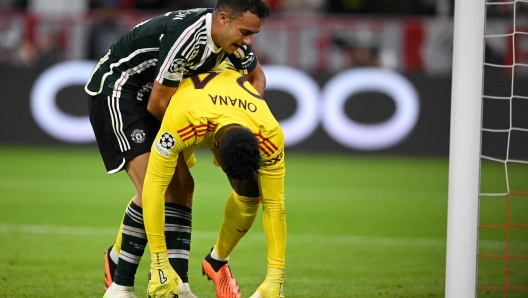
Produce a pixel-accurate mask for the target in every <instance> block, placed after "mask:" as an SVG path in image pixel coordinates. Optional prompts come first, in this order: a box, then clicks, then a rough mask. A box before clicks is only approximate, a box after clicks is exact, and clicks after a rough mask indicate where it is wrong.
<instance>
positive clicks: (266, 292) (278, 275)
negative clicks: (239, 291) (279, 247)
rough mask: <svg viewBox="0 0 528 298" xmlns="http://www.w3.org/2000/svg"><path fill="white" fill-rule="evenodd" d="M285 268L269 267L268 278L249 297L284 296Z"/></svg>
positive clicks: (282, 297)
mask: <svg viewBox="0 0 528 298" xmlns="http://www.w3.org/2000/svg"><path fill="white" fill-rule="evenodd" d="M283 283H284V268H268V274H266V279H264V282H263V283H262V284H261V285H260V286H259V287H258V289H257V291H255V293H254V294H253V295H251V297H249V298H284V294H283V292H282V285H283Z"/></svg>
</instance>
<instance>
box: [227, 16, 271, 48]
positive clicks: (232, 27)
mask: <svg viewBox="0 0 528 298" xmlns="http://www.w3.org/2000/svg"><path fill="white" fill-rule="evenodd" d="M260 26H262V20H261V19H260V18H259V17H258V16H257V15H255V14H252V13H250V12H245V13H244V14H243V15H242V16H240V17H237V18H229V16H228V15H227V14H226V15H225V19H224V21H223V22H222V26H221V27H220V32H219V40H218V42H219V44H217V45H219V46H221V47H222V48H223V49H224V50H225V51H226V52H227V53H228V54H232V53H233V52H234V51H236V50H237V49H238V48H239V47H241V46H243V45H250V44H251V40H252V38H253V35H254V34H256V33H257V32H259V31H260Z"/></svg>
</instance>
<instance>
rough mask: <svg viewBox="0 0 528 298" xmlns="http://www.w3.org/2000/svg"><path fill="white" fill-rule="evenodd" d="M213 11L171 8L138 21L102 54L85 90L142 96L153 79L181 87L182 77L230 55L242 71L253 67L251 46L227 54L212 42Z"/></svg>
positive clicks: (210, 66) (205, 68)
mask: <svg viewBox="0 0 528 298" xmlns="http://www.w3.org/2000/svg"><path fill="white" fill-rule="evenodd" d="M212 12H213V9H212V8H200V9H190V10H180V11H173V12H168V13H165V14H162V15H159V16H157V17H154V18H152V19H150V20H147V21H145V22H142V23H140V24H138V25H137V26H136V27H134V28H133V29H132V30H130V31H129V32H128V33H126V34H125V35H124V36H123V37H121V38H120V39H119V40H118V41H117V42H116V43H114V44H113V45H112V46H111V47H110V49H109V51H108V53H107V54H106V55H105V56H104V57H103V58H101V60H100V61H99V63H98V64H97V65H96V66H95V68H94V69H93V71H92V73H91V75H90V79H89V80H88V83H87V84H86V86H85V90H86V92H87V93H88V94H90V95H92V96H94V95H97V94H100V93H102V94H105V95H108V96H112V97H119V98H136V99H138V100H143V94H144V93H147V92H149V91H150V90H152V84H153V82H154V80H156V81H158V83H160V84H162V85H165V86H169V87H178V85H179V84H180V81H181V80H182V79H183V78H185V77H188V76H192V75H194V74H198V73H204V72H207V71H210V70H211V69H213V68H214V67H215V66H217V65H219V64H220V63H221V62H222V61H223V60H224V59H225V58H227V57H228V58H229V60H230V61H231V62H232V63H233V65H234V66H235V67H236V68H237V70H238V71H239V72H240V73H242V74H247V73H249V72H251V71H252V70H253V69H254V68H255V66H256V65H257V57H256V55H255V53H254V52H253V49H252V48H251V46H249V45H248V46H243V47H240V48H238V49H237V51H236V52H234V53H233V54H230V55H227V53H226V52H225V51H224V50H223V49H222V48H219V47H217V46H216V45H215V44H214V42H213V39H212V37H211V23H212ZM144 100H148V98H145V99H144Z"/></svg>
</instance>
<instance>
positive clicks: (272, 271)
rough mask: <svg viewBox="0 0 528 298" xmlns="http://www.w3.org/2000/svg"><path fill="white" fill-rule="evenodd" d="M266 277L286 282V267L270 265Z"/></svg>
mask: <svg viewBox="0 0 528 298" xmlns="http://www.w3.org/2000/svg"><path fill="white" fill-rule="evenodd" d="M266 279H268V280H270V281H274V282H284V268H270V267H268V273H267V274H266Z"/></svg>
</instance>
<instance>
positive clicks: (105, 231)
mask: <svg viewBox="0 0 528 298" xmlns="http://www.w3.org/2000/svg"><path fill="white" fill-rule="evenodd" d="M11 233H20V234H44V235H51V234H55V235H72V236H75V235H77V236H114V235H115V234H116V233H117V228H96V227H68V226H52V225H8V224H0V234H11ZM217 235H218V234H217V232H212V231H193V233H192V237H193V239H210V240H214V239H216V237H217ZM246 238H249V239H251V240H264V239H265V238H264V234H263V233H261V232H253V233H251V232H250V233H249V234H248V235H247V236H246ZM288 242H292V243H326V244H353V245H381V246H412V247H445V245H446V241H445V240H443V239H437V238H394V237H367V236H355V235H317V234H289V235H288ZM479 244H480V247H481V248H488V249H503V248H504V246H505V243H504V242H502V241H482V240H481V241H480V243H479ZM512 245H514V246H515V247H518V249H528V244H526V243H510V247H512Z"/></svg>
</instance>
